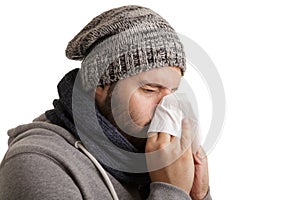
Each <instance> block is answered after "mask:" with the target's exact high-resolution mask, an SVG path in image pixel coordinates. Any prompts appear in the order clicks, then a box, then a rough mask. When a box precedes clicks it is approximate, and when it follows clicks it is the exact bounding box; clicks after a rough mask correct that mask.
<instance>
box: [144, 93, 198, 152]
mask: <svg viewBox="0 0 300 200" xmlns="http://www.w3.org/2000/svg"><path fill="white" fill-rule="evenodd" d="M184 118H187V119H189V122H190V124H191V129H192V130H191V131H192V133H195V136H194V138H193V142H192V151H193V153H195V152H196V151H197V149H198V148H199V147H200V146H201V133H200V127H199V123H198V119H197V117H196V115H195V113H194V112H193V109H192V106H191V104H190V102H189V101H188V98H187V97H186V95H185V94H184V93H172V94H169V95H167V96H165V97H164V98H163V99H162V100H161V102H160V103H159V104H158V105H157V107H156V110H155V113H154V116H153V118H152V121H151V123H150V126H149V129H148V133H150V132H157V133H158V132H165V133H168V134H170V135H173V136H176V137H181V125H182V120H183V119H184Z"/></svg>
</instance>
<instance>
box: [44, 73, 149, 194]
mask: <svg viewBox="0 0 300 200" xmlns="http://www.w3.org/2000/svg"><path fill="white" fill-rule="evenodd" d="M78 71H79V70H78V69H74V70H72V71H70V72H69V73H67V74H66V75H65V76H64V77H63V79H62V80H61V81H60V82H59V84H58V86H57V88H58V94H59V99H55V100H54V101H53V105H54V109H53V110H49V111H47V112H46V117H47V119H49V120H50V121H51V123H53V124H56V125H59V126H61V127H64V128H65V129H67V130H68V131H70V132H71V133H72V134H73V135H74V136H75V137H77V138H78V139H79V140H81V142H82V143H83V144H84V146H85V147H86V148H87V149H88V150H89V151H90V152H91V153H92V154H93V155H94V156H95V157H96V159H97V160H98V161H99V162H100V163H101V164H102V166H103V167H104V168H105V170H107V171H108V172H109V173H110V174H111V175H112V176H114V177H115V178H116V179H117V180H119V181H120V182H121V183H123V184H131V185H132V184H133V185H136V186H137V187H138V189H139V190H140V192H141V193H142V195H143V198H145V197H146V196H147V195H148V193H149V184H150V178H149V175H148V173H130V172H124V171H120V170H116V169H114V168H112V167H109V166H117V164H118V163H122V164H123V165H128V167H133V168H134V167H136V166H135V163H136V162H135V160H132V159H131V158H128V157H126V156H125V155H124V152H125V151H127V152H132V153H139V150H138V149H137V148H135V147H134V146H133V145H132V144H131V143H130V142H129V141H128V140H127V139H126V138H125V137H124V136H123V135H122V134H121V133H120V132H119V131H118V130H117V128H115V127H114V126H113V125H112V124H111V123H110V122H109V121H108V120H107V119H106V118H105V117H103V116H102V115H101V114H100V112H99V110H98V109H97V106H95V100H94V99H93V98H92V97H93V95H91V94H89V93H88V92H85V91H84V90H83V89H82V87H81V84H80V82H81V81H77V80H78V79H76V76H77V74H78ZM78 78H79V77H78ZM75 80H76V82H75ZM74 92H76V100H74V96H73V93H74ZM78 94H79V95H78ZM87 105H93V106H92V107H91V106H87ZM74 108H76V109H74ZM93 112H94V113H95V114H96V116H93V115H92V114H91V113H93ZM75 116H76V117H75ZM78 116H80V117H78ZM74 117H75V119H74ZM74 121H75V122H76V123H74ZM75 124H76V125H75ZM103 133H104V134H103ZM107 139H109V141H110V142H111V143H113V144H114V145H116V146H117V147H119V148H120V149H122V150H125V151H124V152H123V153H122V150H120V151H118V150H115V149H116V148H115V147H113V146H114V145H112V144H111V143H110V142H108V140H107ZM140 158H141V157H140ZM141 160H143V162H142V165H146V161H145V158H141ZM131 165H132V166H131ZM142 167H145V166H142Z"/></svg>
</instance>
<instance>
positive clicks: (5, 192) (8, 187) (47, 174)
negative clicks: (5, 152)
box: [0, 153, 83, 200]
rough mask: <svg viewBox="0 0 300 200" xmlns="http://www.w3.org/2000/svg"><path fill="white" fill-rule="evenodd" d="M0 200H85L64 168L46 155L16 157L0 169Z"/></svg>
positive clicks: (32, 154)
mask: <svg viewBox="0 0 300 200" xmlns="http://www.w3.org/2000/svg"><path fill="white" fill-rule="evenodd" d="M0 199H7V200H17V199H23V200H33V199H39V200H46V199H47V200H52V199H72V200H82V199H83V198H82V195H81V192H80V191H79V189H78V187H77V186H76V184H75V183H74V181H73V180H72V178H71V177H70V176H69V175H68V174H67V173H66V170H64V168H63V166H61V165H59V164H58V163H56V161H55V160H53V159H51V158H49V157H47V156H46V155H42V154H37V153H22V154H17V155H15V156H13V157H11V158H8V159H7V160H3V162H2V164H1V166H0Z"/></svg>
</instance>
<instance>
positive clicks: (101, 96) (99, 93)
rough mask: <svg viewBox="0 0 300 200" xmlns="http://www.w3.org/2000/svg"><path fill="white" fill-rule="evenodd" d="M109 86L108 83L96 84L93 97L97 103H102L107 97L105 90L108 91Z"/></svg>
mask: <svg viewBox="0 0 300 200" xmlns="http://www.w3.org/2000/svg"><path fill="white" fill-rule="evenodd" d="M109 87H110V85H105V86H103V87H100V86H98V87H97V88H96V94H95V98H96V101H97V102H98V103H99V104H102V103H104V101H105V99H106V97H107V92H108V89H109Z"/></svg>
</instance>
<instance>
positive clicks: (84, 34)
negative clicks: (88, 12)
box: [66, 6, 186, 90]
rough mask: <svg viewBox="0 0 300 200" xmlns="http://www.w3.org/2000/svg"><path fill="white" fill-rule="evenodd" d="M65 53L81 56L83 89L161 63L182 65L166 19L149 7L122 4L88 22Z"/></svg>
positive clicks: (180, 52) (181, 54)
mask: <svg viewBox="0 0 300 200" xmlns="http://www.w3.org/2000/svg"><path fill="white" fill-rule="evenodd" d="M66 56H67V57H68V58H69V59H72V60H82V63H81V69H80V75H81V79H82V81H83V86H84V87H85V89H86V90H92V89H95V88H96V86H103V85H106V84H110V83H113V82H116V81H118V80H120V79H124V78H127V77H130V76H133V75H136V74H139V73H141V72H145V71H148V70H151V69H154V68H159V67H165V66H177V67H179V68H181V71H182V74H183V73H184V71H185V69H186V61H185V53H184V50H183V45H182V43H181V42H180V40H179V38H178V35H177V34H176V32H175V31H174V29H173V28H172V27H171V26H170V25H169V23H168V22H167V21H166V20H165V19H163V18H162V17H161V16H160V15H158V14H157V13H155V12H154V11H152V10H151V9H149V8H145V7H141V6H123V7H119V8H114V9H111V10H109V11H106V12H104V13H102V14H100V15H99V16H97V17H95V18H94V19H93V20H92V21H91V22H90V23H88V24H87V25H86V26H85V27H84V28H83V29H82V30H81V31H80V32H79V33H78V34H77V35H76V36H75V37H74V38H73V39H72V40H71V41H70V42H69V44H68V46H67V49H66Z"/></svg>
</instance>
